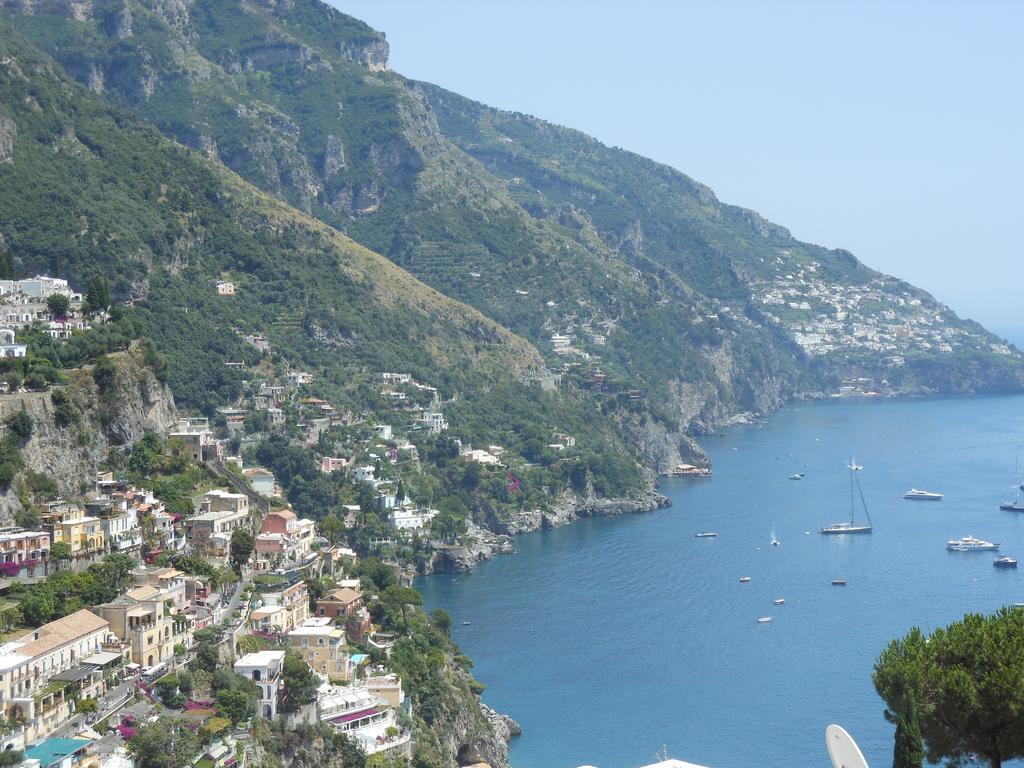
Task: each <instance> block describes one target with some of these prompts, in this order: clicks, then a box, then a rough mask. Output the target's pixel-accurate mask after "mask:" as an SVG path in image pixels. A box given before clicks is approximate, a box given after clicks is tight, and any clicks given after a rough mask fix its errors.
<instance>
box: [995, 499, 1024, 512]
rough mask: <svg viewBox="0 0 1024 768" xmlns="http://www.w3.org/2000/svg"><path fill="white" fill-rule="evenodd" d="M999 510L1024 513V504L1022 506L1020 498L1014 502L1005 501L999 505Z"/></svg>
mask: <svg viewBox="0 0 1024 768" xmlns="http://www.w3.org/2000/svg"><path fill="white" fill-rule="evenodd" d="M999 508H1000V509H1001V510H1003V512H1024V504H1021V502H1020V499H1019V498H1018V499H1014V500H1013V501H1005V502H1003V503H1002V504H1000V505H999Z"/></svg>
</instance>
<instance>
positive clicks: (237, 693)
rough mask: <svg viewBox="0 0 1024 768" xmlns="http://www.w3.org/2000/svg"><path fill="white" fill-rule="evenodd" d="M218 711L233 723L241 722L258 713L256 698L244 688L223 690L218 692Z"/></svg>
mask: <svg viewBox="0 0 1024 768" xmlns="http://www.w3.org/2000/svg"><path fill="white" fill-rule="evenodd" d="M217 711H218V712H220V714H221V715H223V716H224V717H226V718H228V720H230V721H231V722H232V723H240V722H242V721H243V720H248V719H249V718H250V717H252V716H253V715H255V714H256V699H255V698H254V697H253V696H252V695H251V694H248V693H246V692H245V691H242V690H231V689H228V690H223V691H220V692H218V693H217Z"/></svg>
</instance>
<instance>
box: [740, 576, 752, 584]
mask: <svg viewBox="0 0 1024 768" xmlns="http://www.w3.org/2000/svg"><path fill="white" fill-rule="evenodd" d="M748 581H750V577H749V576H740V584H746V583H747V582H748Z"/></svg>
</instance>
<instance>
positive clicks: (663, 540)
mask: <svg viewBox="0 0 1024 768" xmlns="http://www.w3.org/2000/svg"><path fill="white" fill-rule="evenodd" d="M704 445H705V447H706V448H707V450H708V451H709V452H710V454H711V457H712V460H713V462H714V467H715V475H714V477H713V478H712V479H709V480H696V481H694V480H690V481H686V480H672V481H667V482H665V483H664V484H663V485H662V490H663V492H665V493H666V494H667V495H669V496H670V497H671V498H672V501H673V503H674V506H673V507H672V508H671V509H666V510H661V511H658V512H653V513H650V514H644V515H631V516H625V517H618V518H606V519H598V520H587V521H582V522H579V523H577V524H574V525H571V526H568V527H565V528H561V529H559V530H555V531H546V532H540V533H534V534H528V535H525V536H520V537H519V538H518V539H517V541H516V546H517V548H518V549H519V553H518V554H516V555H513V556H507V557H499V558H495V559H494V560H492V561H491V562H490V563H487V564H485V565H483V566H482V567H480V568H479V569H477V570H476V571H475V572H474V573H472V574H468V575H466V574H464V575H459V576H457V577H451V576H433V577H429V578H427V579H425V580H422V582H421V583H420V584H419V585H418V586H419V587H420V588H421V589H422V590H423V593H424V598H425V602H426V603H427V605H428V607H430V608H436V607H442V608H445V609H447V610H448V611H450V612H451V614H452V616H453V618H454V619H455V628H454V635H455V639H456V640H457V641H458V642H459V643H460V644H461V646H462V648H463V649H464V651H465V652H466V653H467V654H469V655H470V656H472V657H473V659H474V660H475V661H476V664H477V666H476V669H475V674H476V675H477V676H478V677H479V678H480V679H481V680H482V681H483V682H484V683H486V684H487V686H488V688H487V692H486V693H485V695H484V698H485V700H486V701H487V702H488V703H489V704H490V705H492V706H494V707H495V708H497V709H498V710H500V711H502V712H506V713H508V714H510V715H511V716H513V717H514V718H516V719H517V720H518V721H519V722H520V723H521V724H522V726H523V730H524V735H523V736H522V737H520V738H519V739H518V740H516V741H515V742H513V748H512V764H513V767H514V768H575V767H576V766H580V765H583V764H593V765H596V766H599V768H632V767H633V766H637V765H642V764H644V763H647V762H652V761H653V757H654V753H655V752H656V751H657V750H658V749H659V748H660V747H661V746H662V745H666V746H667V748H668V752H669V754H670V755H671V756H674V757H679V758H681V759H683V760H689V761H693V762H698V763H703V764H706V765H710V766H715V768H750V767H752V766H764V767H766V768H767V767H771V766H777V767H778V768H795V767H799V766H827V765H828V759H827V756H826V753H825V749H824V738H823V733H824V729H825V726H826V725H827V724H829V723H832V722H837V723H840V724H842V725H844V726H845V727H846V728H847V729H848V730H849V731H850V732H851V733H852V734H853V735H854V737H855V738H856V739H857V740H858V742H859V743H860V745H861V747H862V749H863V750H864V753H865V755H866V757H867V759H868V761H869V763H871V764H872V765H873V766H876V768H877V766H885V765H889V764H890V763H891V754H892V746H891V745H892V728H891V726H889V725H888V724H887V723H886V722H885V720H884V719H883V718H882V709H883V707H882V702H881V700H880V699H879V698H878V697H877V695H876V694H875V692H874V689H873V687H872V685H871V669H872V666H873V663H874V660H875V658H876V657H877V655H878V653H879V652H880V651H881V650H882V649H883V648H884V647H885V645H886V643H887V642H888V641H889V640H890V639H891V638H893V637H895V636H897V635H900V634H902V633H905V632H906V631H907V630H908V629H910V628H911V627H912V626H914V625H920V626H922V627H924V628H926V629H931V628H933V627H935V626H938V625H941V624H945V623H948V622H950V621H953V620H955V619H958V618H960V617H961V616H962V615H963V614H964V613H966V612H969V611H991V610H993V609H995V608H997V607H999V606H1002V605H1006V604H1008V603H1012V602H1018V601H1024V570H1021V571H1020V572H1017V571H1004V570H997V569H996V568H994V567H993V566H992V559H993V555H992V554H991V553H951V552H947V551H946V550H945V542H946V540H947V539H949V538H951V537H957V536H964V535H967V534H973V535H975V536H978V537H981V538H985V539H988V540H990V541H997V542H1000V543H1001V544H1002V553H1004V554H1010V555H1014V556H1021V557H1024V515H1018V514H1014V513H1009V512H1000V511H999V510H998V508H997V506H998V504H999V503H1000V502H1001V501H1004V500H1006V499H1008V498H1010V497H1011V496H1012V492H1011V490H1010V487H1011V485H1012V483H1013V479H1014V476H1015V472H1016V470H1015V456H1017V455H1020V456H1021V458H1022V461H1024V397H1016V396H1015V397H1002V398H972V399H959V400H950V399H934V400H913V401H910V400H907V401H845V402H826V403H820V404H812V405H807V404H804V405H800V406H798V407H793V408H790V409H788V410H786V411H784V412H783V413H780V414H778V415H776V416H774V417H772V418H771V420H770V421H769V423H768V424H766V425H764V426H760V427H747V428H742V429H736V430H732V431H730V432H728V433H727V434H726V435H725V436H724V437H719V438H707V439H705V441H704ZM851 454H852V455H854V456H856V459H857V462H858V463H859V464H862V465H863V466H864V469H863V471H862V472H861V473H860V475H859V477H860V481H861V485H862V487H863V489H864V493H865V496H866V497H867V502H868V505H869V509H870V511H871V515H872V519H873V521H874V525H875V532H874V534H872V535H868V536H851V537H825V536H821V535H820V534H818V533H817V530H818V529H819V528H820V527H821V526H822V525H823V524H827V523H830V522H835V521H838V520H842V519H844V517H847V516H848V514H849V503H850V498H849V476H848V473H847V470H846V469H845V467H844V464H845V463H846V461H847V460H848V458H849V457H850V455H851ZM795 472H805V473H806V478H805V479H804V480H802V481H799V482H797V481H791V480H788V479H787V478H788V477H789V475H791V474H793V473H795ZM911 486H915V487H917V488H925V489H928V490H934V491H941V492H944V493H945V494H946V498H945V500H944V501H941V502H910V501H904V500H902V499H901V498H900V496H901V495H902V494H903V492H905V491H906V490H907V489H909V488H910V487H911ZM773 529H774V531H775V533H776V535H777V537H778V539H779V540H780V541H781V546H779V547H771V546H770V545H769V541H770V538H771V534H772V531H773ZM703 530H714V531H717V532H718V537H717V538H716V539H695V538H694V536H693V535H694V533H696V532H698V531H703ZM807 531H810V534H805V532H807ZM741 576H750V577H751V579H752V580H751V581H750V583H748V584H740V582H739V578H740V577H741ZM833 578H845V579H848V582H849V584H848V586H846V587H845V588H842V587H833V586H831V583H830V582H831V580H832V579H833ZM779 597H783V598H785V600H786V603H785V605H783V606H773V605H772V600H773V599H774V598H779ZM766 615H770V616H773V618H774V620H773V622H772V623H770V624H758V623H757V621H756V619H757V618H758V617H759V616H766ZM463 621H468V622H470V624H469V625H466V626H464V625H462V622H463Z"/></svg>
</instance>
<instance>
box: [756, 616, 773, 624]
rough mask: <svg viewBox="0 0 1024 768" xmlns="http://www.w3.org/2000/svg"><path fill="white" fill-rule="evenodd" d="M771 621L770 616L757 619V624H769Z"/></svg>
mask: <svg viewBox="0 0 1024 768" xmlns="http://www.w3.org/2000/svg"><path fill="white" fill-rule="evenodd" d="M771 620H772V617H771V616H762V617H761V618H759V619H758V620H757V623H758V624H767V623H768V622H770V621H771Z"/></svg>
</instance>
